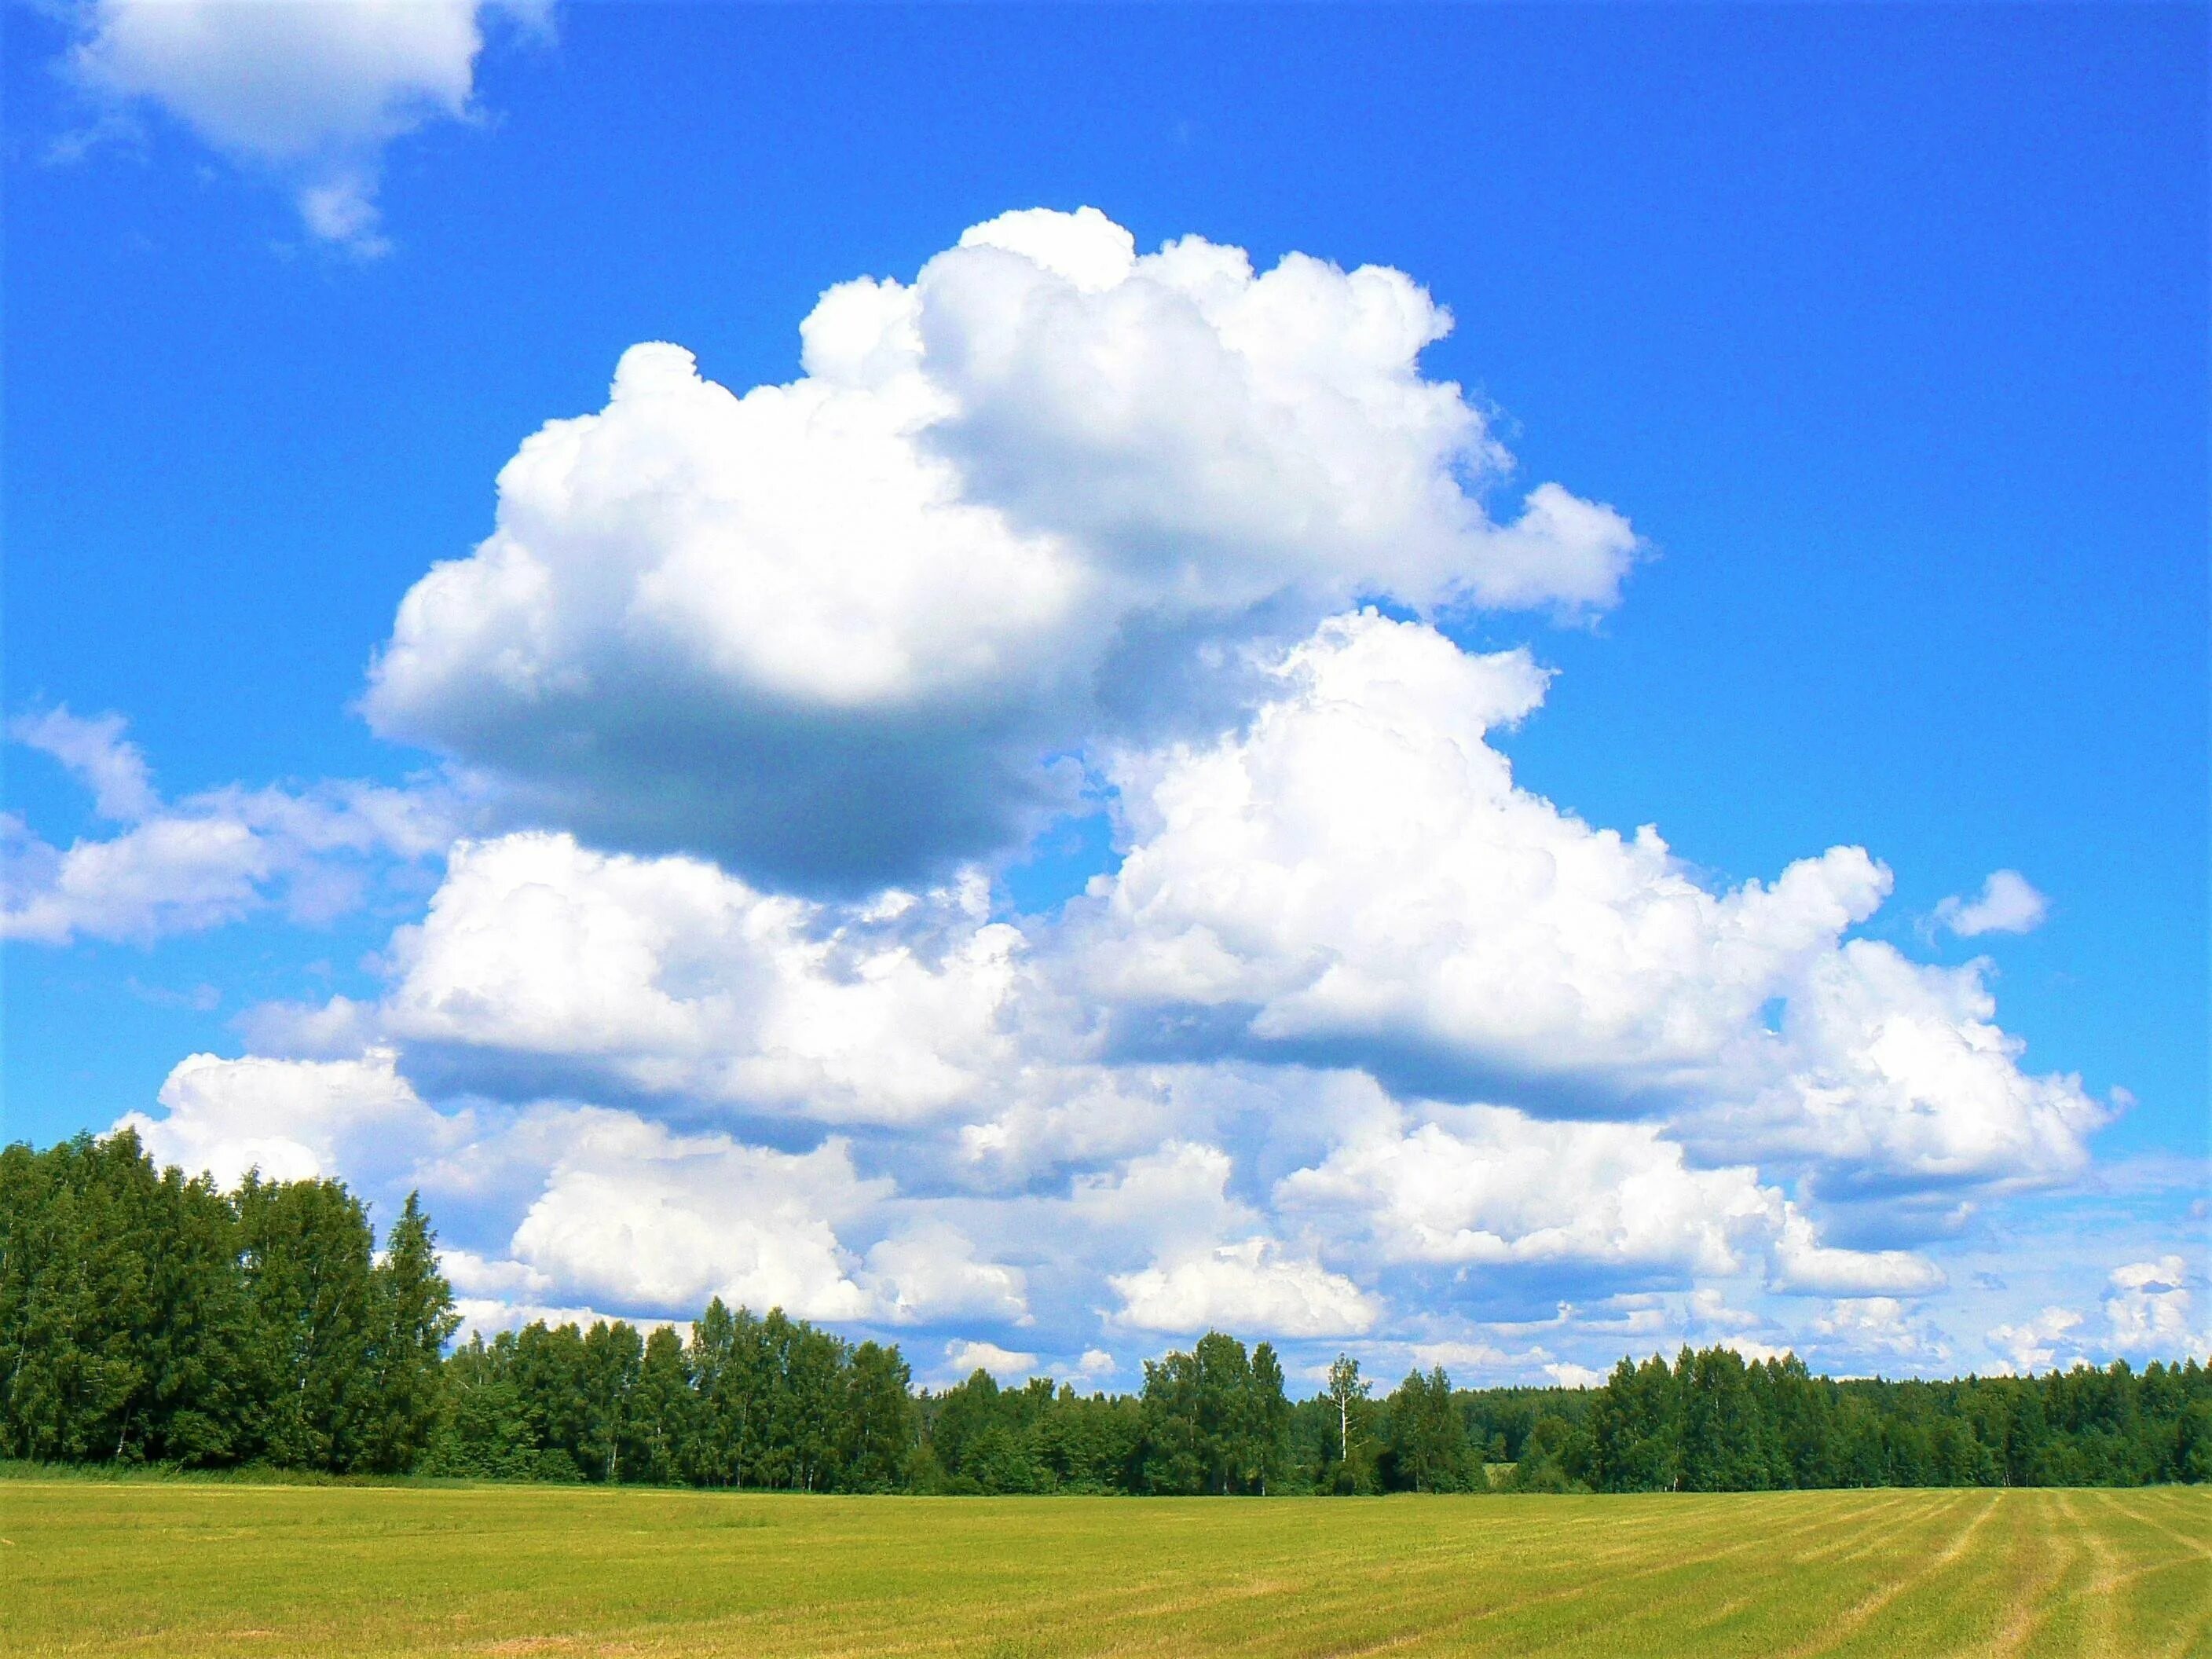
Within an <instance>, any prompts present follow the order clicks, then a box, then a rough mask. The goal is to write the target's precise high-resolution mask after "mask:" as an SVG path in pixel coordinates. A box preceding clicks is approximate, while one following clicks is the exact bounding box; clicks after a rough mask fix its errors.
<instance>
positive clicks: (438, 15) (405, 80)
mask: <svg viewBox="0 0 2212 1659" xmlns="http://www.w3.org/2000/svg"><path fill="white" fill-rule="evenodd" d="M548 9H549V8H548V6H547V5H546V4H545V3H542V0H502V3H499V4H486V3H483V0H260V3H252V4H244V3H237V0H92V3H90V4H89V5H88V7H87V8H86V9H85V11H84V14H83V16H84V19H85V36H84V38H83V39H82V40H81V41H80V42H79V43H78V44H77V46H76V47H75V49H74V50H73V51H72V52H71V53H70V59H69V63H70V70H71V71H72V72H73V73H74V75H75V76H76V78H77V80H78V81H79V82H81V83H82V85H83V86H85V87H86V88H88V89H89V90H91V91H93V92H94V93H95V94H100V95H102V96H105V97H106V98H110V99H112V100H119V101H125V102H128V101H131V100H142V99H143V100H150V101H151V102H153V103H155V104H156V105H159V106H161V107H162V108H163V109H165V110H167V112H169V113H170V114H171V115H173V116H174V117H175V118H177V119H179V120H180V121H182V122H183V123H184V124H185V125H186V126H188V127H190V128H191V130H192V131H193V132H195V133H196V134H197V135H198V137H200V138H201V139H202V140H203V141H204V143H207V144H208V145H209V146H210V148H212V149H216V150H218V151H220V152H221V153H222V154H223V155H226V156H228V157H230V158H231V159H232V160H234V161H240V162H243V163H246V164H247V165H249V166H252V167H257V168H258V169H260V170H262V171H264V172H266V173H270V175H272V176H273V177H275V178H276V179H278V180H280V181H281V182H283V184H285V185H287V186H288V187H289V189H290V190H292V191H293V192H294V194H295V198H296V201H297V204H298V206H299V209H300V213H301V219H302V221H303V222H305V224H306V226H307V229H308V231H309V232H310V233H311V234H313V235H314V236H316V237H318V238H319V239H321V240H325V241H328V242H332V243H336V244H338V245H341V246H348V247H350V248H352V249H355V250H356V251H357V252H363V253H371V254H374V253H377V252H382V251H383V249H384V246H385V244H384V241H383V239H382V238H381V236H380V234H379V231H378V216H377V210H376V191H377V182H378V174H379V172H380V161H381V155H382V152H383V149H384V148H385V146H386V144H388V143H390V142H391V141H392V140H393V139H395V138H398V137H401V136H403V135H404V134H406V133H409V132H412V131H416V129H417V128H419V127H422V126H423V125H426V124H428V123H429V122H431V121H434V120H441V119H443V120H451V119H460V118H466V117H468V116H469V114H470V113H471V108H470V97H471V90H472V88H473V86H474V82H475V73H476V60H477V53H478V52H479V51H480V50H481V49H482V47H483V17H484V15H486V14H487V13H489V12H492V11H497V10H504V11H507V12H510V13H513V14H515V15H520V16H521V17H522V18H524V19H525V21H528V22H531V23H533V24H536V25H538V26H541V27H542V25H543V23H544V19H545V17H546V16H547V15H548Z"/></svg>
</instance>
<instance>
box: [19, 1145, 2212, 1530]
mask: <svg viewBox="0 0 2212 1659" xmlns="http://www.w3.org/2000/svg"><path fill="white" fill-rule="evenodd" d="M457 1323H458V1322H457V1320H456V1318H455V1316H454V1314H453V1295H452V1291H451V1288H450V1287H449V1286H448V1285H447V1282H446V1280H445V1279H444V1278H443V1277H442V1276H441V1273H440V1272H439V1270H438V1261H437V1253H436V1240H435V1234H434V1233H433V1231H432V1230H431V1227H430V1223H429V1220H428V1217H427V1216H425V1215H424V1214H423V1212H422V1208H421V1206H419V1204H417V1203H416V1200H414V1199H413V1198H411V1197H410V1199H409V1200H408V1201H407V1203H406V1205H405V1206H404V1208H403V1209H402V1211H401V1212H400V1214H399V1215H398V1217H397V1218H395V1219H394V1220H393V1222H392V1225H391V1226H390V1227H389V1228H388V1229H387V1230H386V1235H385V1237H384V1240H383V1248H382V1249H377V1248H376V1239H375V1237H374V1231H373V1229H372V1227H371V1224H370V1218H369V1216H368V1212H367V1210H366V1208H365V1207H364V1206H362V1204H361V1202H360V1201H359V1200H357V1199H356V1198H355V1197H354V1196H353V1195H352V1194H350V1193H349V1191H348V1190H347V1189H346V1188H345V1187H344V1186H343V1184H342V1183H340V1182H332V1181H316V1180H309V1181H297V1182H267V1181H262V1180H260V1179H258V1177H252V1176H249V1177H248V1178H247V1179H246V1182H243V1183H242V1184H241V1185H240V1187H239V1188H236V1189H235V1190H234V1191H230V1192H225V1191H222V1190H220V1189H218V1188H216V1186H215V1185H214V1184H213V1183H212V1182H210V1181H208V1180H207V1179H205V1178H204V1177H201V1178H195V1179H191V1180H187V1179H185V1177H184V1176H183V1175H182V1174H181V1172H179V1171H178V1170H159V1169H157V1168H156V1167H155V1163H154V1161H153V1159H152V1158H149V1156H148V1155H147V1154H146V1153H145V1152H144V1151H143V1148H142V1147H141V1146H139V1145H138V1143H137V1139H136V1138H135V1137H134V1136H132V1135H131V1134H130V1133H128V1132H125V1133H120V1134H117V1135H114V1136H111V1137H109V1138H107V1139H101V1140H94V1139H91V1138H90V1137H88V1136H80V1137H78V1138H77V1139H74V1140H70V1141H66V1142H64V1143H62V1144H60V1145H58V1146H53V1147H51V1148H49V1149H47V1150H46V1151H44V1152H33V1150H32V1149H30V1148H29V1147H28V1146H21V1145H18V1146H9V1147H7V1148H6V1149H4V1151H0V1457H8V1458H15V1459H26V1460H33V1461H40V1462H78V1463H119V1464H131V1463H159V1464H170V1465H176V1466H180V1467H187V1468H224V1467H235V1466H239V1465H245V1464H261V1465H266V1466H270V1467H275V1468H291V1469H303V1470H321V1471H328V1472H331V1473H337V1474H398V1473H410V1474H422V1475H446V1476H465V1477H475V1478H483V1479H495V1480H554V1481H590V1482H600V1483H624V1482H637V1483H652V1484H671V1485H672V1484H682V1485H690V1486H727V1487H750V1488H773V1489H787V1490H793V1491H801V1492H829V1491H837V1492H941V1493H958V1492H998V1493H1012V1492H1097V1493H1162V1494H1200V1493H1206V1494H1219V1495H1237V1494H1250V1495H1254V1496H1261V1495H1267V1494H1270V1493H1352V1492H1486V1491H1491V1490H1494V1489H1497V1488H1498V1487H1499V1486H1504V1487H1505V1488H1507V1489H1510V1490H1519V1491H1531V1492H1543V1491H1573V1490H1583V1491H1599V1492H1651V1491H1674V1490H1680V1491H1692V1492H1718V1491H1741V1490H1759V1489H1765V1488H1772V1487H1785V1486H1973V1485H1984V1486H1997V1485H2018V1486H2039V1485H2112V1486H2132V1485H2139V1484H2145V1483H2149V1482H2155V1481H2176V1480H2183V1481H2200V1480H2206V1479H2208V1478H2212V1371H2208V1370H2205V1369H2204V1368H2203V1367H2201V1366H2200V1365H2198V1364H2197V1363H2196V1362H2195V1361H2194V1360H2190V1361H2188V1362H2186V1363H2185V1364H2180V1365H2166V1364H2155V1363H2154V1364H2151V1365H2149V1366H2148V1367H2147V1368H2146V1369H2145V1370H2142V1371H2141V1372H2136V1371H2135V1370H2131V1369H2130V1367H2129V1366H2128V1365H2126V1364H2124V1363H2118V1364H2114V1365H2112V1366H2111V1367H2110V1368H2108V1369H2106V1370H2088V1369H2086V1368H2077V1369H2076V1370H2072V1371H2069V1372H2065V1373H2057V1372H2054V1373H2051V1375H2048V1376H2042V1377H2032V1378H2012V1377H1968V1378H1966V1379H1964V1380H1961V1381H1957V1382H1945V1383H1923V1382H1903V1383H1891V1382H1882V1381H1837V1380H1834V1379H1831V1378H1828V1377H1822V1376H1813V1375H1811V1374H1810V1373H1809V1372H1808V1370H1807V1369H1806V1368H1805V1366H1804V1365H1803V1364H1802V1363H1801V1362H1800V1361H1798V1360H1797V1359H1796V1358H1794V1357H1791V1358H1782V1359H1777V1360H1768V1361H1764V1362H1758V1363H1747V1362H1746V1361H1745V1360H1744V1359H1742V1358H1741V1357H1740V1356H1738V1355H1737V1354H1736V1353H1735V1352H1734V1351H1733V1350H1730V1349H1727V1348H1710V1349H1706V1350H1704V1351H1701V1352H1693V1351H1692V1350H1690V1349H1688V1348H1685V1349H1684V1350H1683V1351H1682V1352H1681V1353H1680V1356H1679V1357H1678V1358H1677V1359H1676V1360H1675V1361H1674V1364H1671V1365H1670V1364H1668V1362H1667V1361H1666V1360H1665V1359H1663V1358H1657V1357H1655V1358H1651V1359H1649V1360H1646V1361H1645V1362H1644V1363H1643V1364H1640V1365H1639V1364H1632V1363H1631V1362H1629V1361H1627V1360H1623V1361H1622V1362H1621V1364H1620V1367H1619V1368H1618V1369H1617V1370H1615V1371H1614V1372H1613V1375H1612V1376H1611V1377H1610V1378H1608V1380H1607V1383H1605V1385H1604V1386H1603V1387H1602V1388H1601V1389H1528V1388H1500V1389H1455V1388H1454V1387H1453V1386H1452V1383H1451V1381H1450V1378H1449V1376H1447V1375H1446V1374H1445V1372H1444V1371H1443V1368H1442V1367H1440V1366H1439V1367H1432V1368H1431V1369H1430V1370H1427V1371H1425V1372H1424V1371H1420V1370H1415V1371H1413V1373H1412V1374H1410V1375H1409V1376H1407V1377H1406V1378H1405V1379H1404V1381H1402V1382H1401V1383H1399V1384H1398V1386H1397V1387H1396V1388H1395V1389H1393V1390H1391V1391H1390V1392H1389V1394H1388V1395H1383V1396H1382V1397H1379V1398H1378V1397H1376V1393H1375V1389H1374V1387H1373V1384H1372V1383H1371V1382H1370V1379H1367V1378H1365V1377H1363V1376H1361V1374H1360V1370H1359V1366H1358V1363H1357V1362H1356V1361H1354V1360H1352V1358H1349V1357H1348V1356H1346V1357H1342V1358H1339V1360H1338V1361H1337V1363H1336V1364H1335V1365H1334V1367H1333V1368H1332V1369H1331V1371H1330V1373H1329V1376H1328V1385H1327V1387H1326V1388H1325V1389H1323V1391H1322V1392H1321V1393H1320V1394H1318V1395H1314V1396H1312V1397H1310V1398H1308V1399H1304V1400H1297V1401H1293V1400H1292V1399H1291V1397H1290V1395H1289V1392H1288V1389H1287V1387H1286V1383H1285V1376H1284V1373H1283V1368H1282V1362H1281V1358H1280V1357H1279V1355H1278V1354H1277V1353H1276V1352H1275V1351H1274V1349H1273V1347H1272V1346H1270V1345H1269V1344H1267V1343H1266V1342H1261V1343H1259V1344H1257V1345H1255V1346H1253V1347H1251V1348H1249V1349H1248V1348H1247V1347H1246V1346H1245V1345H1244V1344H1243V1342H1242V1341H1240V1340H1237V1338H1236V1337H1233V1336H1231V1335H1227V1334H1224V1333H1221V1332H1218V1331H1213V1332H1208V1333H1207V1334H1206V1335H1204V1336H1202V1337H1200V1339H1199V1340H1197V1341H1196V1342H1194V1344H1192V1345H1191V1346H1190V1347H1189V1349H1188V1350H1187V1351H1177V1352H1170V1353H1169V1354H1166V1355H1164V1357H1162V1358H1158V1359H1155V1360H1150V1361H1147V1362H1146V1365H1145V1374H1144V1383H1143V1385H1142V1387H1141V1388H1140V1389H1139V1390H1138V1391H1137V1392H1136V1393H1134V1394H1107V1393H1103V1392H1097V1391H1092V1392H1089V1393H1085V1392H1083V1391H1081V1390H1079V1389H1077V1388H1076V1387H1075V1386H1074V1385H1073V1384H1072V1383H1066V1382H1058V1383H1056V1382H1054V1380H1053V1379H1051V1378H1048V1377H1042V1376H1039V1377H1032V1378H1031V1379H1030V1380H1029V1381H1028V1382H1027V1383H1024V1384H1023V1385H1021V1386H1019V1387H1002V1386H1000V1383H998V1382H997V1381H996V1380H995V1379H994V1377H993V1376H991V1375H990V1374H989V1373H988V1372H987V1371H983V1370H977V1371H976V1372H975V1373H974V1374H973V1375H972V1376H969V1378H968V1379H967V1380H966V1381H965V1382H963V1383H959V1384H957V1386H955V1387H952V1388H950V1389H945V1390H943V1391H941V1392H931V1391H927V1390H921V1391H917V1390H916V1389H915V1387H914V1385H913V1377H912V1374H911V1372H910V1370H909V1369H908V1364H907V1361H906V1359H905V1358H904V1357H903V1356H902V1354H901V1353H900V1352H899V1350H898V1349H897V1347H896V1346H886V1345H884V1344H880V1343H877V1342H873V1341H862V1342H859V1343H854V1342H849V1341H848V1340H845V1339H843V1338H842V1337H839V1336H837V1335H836V1334H833V1333H831V1332H829V1331H825V1330H823V1329H821V1328H818V1327H817V1326H814V1325H812V1324H810V1323H809V1322H806V1321H805V1320H800V1319H792V1318H789V1317H787V1316H786V1315H785V1314H784V1313H783V1312H782V1311H781V1310H769V1312H768V1313H766V1314H765V1315H756V1314H754V1313H753V1312H751V1311H750V1310H746V1309H743V1308H739V1309H737V1310H731V1309H729V1308H727V1307H726V1306H725V1305H724V1304H722V1303H721V1302H720V1300H719V1299H718V1300H716V1301H714V1302H713V1303H711V1304H709V1305H708V1308H707V1309H706V1310H704V1312H703V1313H702V1314H701V1316H699V1318H697V1319H696V1320H695V1321H693V1322H691V1323H690V1326H689V1327H688V1328H687V1329H684V1330H680V1331H679V1330H678V1328H676V1327H674V1326H659V1327H655V1328H651V1329H648V1330H641V1329H640V1328H638V1327H636V1326H634V1325H632V1324H630V1323H629V1322H624V1321H621V1320H616V1321H600V1322H594V1323H592V1325H591V1326H590V1327H589V1328H580V1327H579V1326H578V1325H575V1324H561V1325H555V1326H548V1325H546V1324H544V1322H535V1323H532V1324H530V1325H526V1326H525V1327H523V1328H521V1329H520V1330H515V1331H507V1332H501V1333H500V1334H497V1335H495V1336H494V1337H492V1338H490V1339H489V1340H486V1339H485V1338H484V1337H483V1335H481V1334H476V1335H472V1336H471V1337H470V1338H469V1340H466V1341H465V1342H462V1343H460V1344H459V1345H456V1346H450V1349H449V1346H448V1342H449V1339H450V1338H451V1337H452V1335H453V1332H454V1330H455V1328H456V1326H457Z"/></svg>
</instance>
